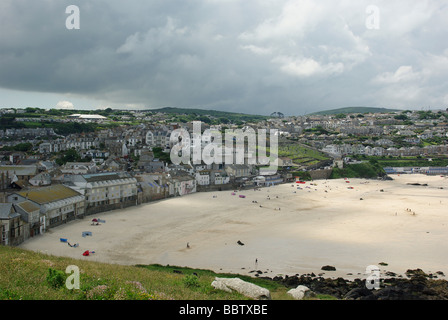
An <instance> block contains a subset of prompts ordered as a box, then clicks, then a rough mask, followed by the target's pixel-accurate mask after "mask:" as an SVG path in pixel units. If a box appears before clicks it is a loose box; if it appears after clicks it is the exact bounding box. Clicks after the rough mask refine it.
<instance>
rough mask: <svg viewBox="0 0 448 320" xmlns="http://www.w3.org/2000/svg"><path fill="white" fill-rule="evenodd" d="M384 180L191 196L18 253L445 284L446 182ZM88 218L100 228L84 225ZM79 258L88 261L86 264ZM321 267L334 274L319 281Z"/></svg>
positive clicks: (74, 225) (68, 230)
mask: <svg viewBox="0 0 448 320" xmlns="http://www.w3.org/2000/svg"><path fill="white" fill-rule="evenodd" d="M391 177H392V178H393V179H394V180H392V181H377V180H366V179H350V180H344V179H340V180H318V181H314V182H306V183H305V184H296V183H290V184H282V185H278V186H274V187H268V188H262V189H259V190H253V189H252V190H244V191H239V192H236V194H235V195H232V191H222V192H209V193H195V194H191V195H188V196H184V197H177V198H171V199H166V200H162V201H157V202H153V203H149V204H144V205H141V206H137V207H132V208H127V209H124V210H117V211H111V212H105V213H102V214H98V215H95V216H88V217H86V218H85V219H82V220H76V221H73V222H70V223H68V224H65V225H62V226H59V227H56V228H52V229H50V230H48V231H47V233H45V234H43V235H39V236H37V237H34V238H32V239H29V240H28V241H26V242H25V243H23V244H22V245H21V246H20V247H22V248H25V249H30V250H35V251H41V252H44V253H48V254H52V255H57V256H67V257H73V258H77V259H88V260H94V261H100V262H106V263H113V264H124V265H134V264H153V263H159V264H162V265H167V264H169V265H176V266H188V267H196V268H205V269H211V270H215V271H218V272H231V273H239V274H253V273H249V272H250V271H253V270H261V271H262V272H263V275H264V276H268V277H274V276H276V275H294V274H304V273H311V272H314V273H315V274H316V275H317V274H320V273H324V276H325V277H337V276H342V277H344V278H347V279H348V278H351V277H360V275H363V274H365V270H366V267H367V266H369V265H377V266H379V267H380V269H381V271H382V272H385V271H392V272H395V273H398V274H403V273H404V272H405V271H406V270H407V269H415V268H421V269H423V270H424V271H425V272H437V271H442V272H443V273H445V274H446V275H448V210H447V208H448V206H447V205H448V178H446V177H441V176H425V175H393V176H391ZM412 183H419V184H421V185H410V184H412ZM422 184H427V186H423V185H422ZM298 188H300V189H298ZM239 195H244V196H245V198H241V197H239ZM361 199H362V200H361ZM93 218H100V219H103V220H105V223H101V224H100V225H92V224H91V223H92V222H91V221H92V219H93ZM84 231H90V232H92V236H86V237H83V236H82V233H83V232H84ZM60 238H66V239H68V241H69V242H70V243H71V244H75V243H78V244H79V246H78V247H76V248H72V247H69V246H68V244H67V243H64V242H61V241H60V240H59V239H60ZM238 241H241V243H243V244H244V245H240V244H238V243H237V242H238ZM187 243H188V244H189V248H187ZM86 250H91V251H95V253H94V254H92V255H90V256H87V257H85V256H83V255H82V253H83V252H84V251H86ZM256 260H257V263H256ZM381 262H384V263H387V266H381V265H379V264H380V263H381ZM325 265H331V266H334V267H335V268H336V271H322V270H321V267H322V266H325Z"/></svg>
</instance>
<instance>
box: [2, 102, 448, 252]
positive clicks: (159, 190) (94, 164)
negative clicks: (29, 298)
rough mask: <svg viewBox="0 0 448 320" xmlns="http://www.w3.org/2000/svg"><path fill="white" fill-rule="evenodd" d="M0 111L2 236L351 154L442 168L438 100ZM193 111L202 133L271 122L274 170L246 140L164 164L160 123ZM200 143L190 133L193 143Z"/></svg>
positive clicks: (338, 163)
mask: <svg viewBox="0 0 448 320" xmlns="http://www.w3.org/2000/svg"><path fill="white" fill-rule="evenodd" d="M364 111H365V110H364ZM0 113H1V115H0V161H1V164H0V188H1V200H0V208H1V209H0V225H1V228H0V232H1V244H3V245H12V246H14V245H19V244H20V243H22V242H24V241H25V240H27V239H29V238H31V237H34V236H37V235H39V234H43V233H45V232H47V231H48V230H50V229H51V228H55V227H57V226H60V225H62V224H65V223H69V222H70V221H73V220H75V219H83V218H86V217H87V216H92V215H95V214H98V213H101V212H105V211H110V210H116V209H121V208H126V207H130V206H138V205H141V204H144V203H148V202H151V201H156V200H161V199H167V198H170V197H180V196H185V195H187V194H191V193H194V192H207V191H221V190H234V189H240V188H256V187H261V186H270V185H274V184H279V183H290V182H294V181H296V179H327V178H331V177H332V175H333V174H335V172H336V171H337V170H342V169H343V168H344V167H346V166H350V165H352V164H356V163H365V162H367V163H373V164H376V165H378V166H380V167H381V168H382V169H383V170H384V172H385V173H386V174H387V173H425V174H434V175H436V174H437V175H446V174H448V157H447V156H448V109H447V110H435V111H431V110H420V111H416V110H386V109H385V110H384V111H377V112H363V110H362V109H361V108H360V109H356V110H347V112H337V113H330V114H311V115H305V116H285V115H283V114H282V113H280V112H273V113H272V114H271V115H270V116H250V115H240V114H232V113H225V112H214V111H210V112H205V111H204V112H200V111H198V110H195V109H191V110H188V111H187V110H186V109H185V110H173V109H172V108H165V109H159V110H112V109H110V108H108V109H105V110H90V111H88V110H64V109H61V110H58V109H49V110H43V109H39V108H26V109H15V108H5V109H0ZM198 121H200V124H201V131H202V132H203V131H204V130H206V129H210V130H216V131H217V132H224V130H226V129H242V130H246V129H248V128H251V129H254V130H255V131H258V130H266V131H269V130H276V132H277V135H278V136H276V137H275V138H276V139H278V150H277V153H278V154H277V155H276V156H278V163H277V164H278V167H277V171H276V173H275V174H269V175H267V174H263V171H262V166H260V165H258V164H254V163H251V162H250V161H248V159H249V156H250V155H249V154H248V153H247V149H246V153H245V155H244V163H242V164H229V163H222V162H221V163H205V162H204V161H202V162H201V163H188V164H185V163H182V164H173V163H172V162H171V160H170V151H171V149H172V148H173V141H170V134H171V132H173V130H176V129H184V130H186V131H187V132H189V133H192V132H193V128H194V124H195V123H196V124H197V123H198ZM206 145H207V143H204V141H202V143H201V152H202V150H204V148H205V147H206ZM195 147H197V146H195ZM258 151H260V153H261V152H264V153H265V151H266V150H258ZM271 151H272V150H271ZM271 156H272V154H271ZM342 174H343V173H342Z"/></svg>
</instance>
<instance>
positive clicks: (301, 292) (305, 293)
mask: <svg viewBox="0 0 448 320" xmlns="http://www.w3.org/2000/svg"><path fill="white" fill-rule="evenodd" d="M287 293H288V294H289V295H290V296H292V297H293V298H294V299H295V300H302V299H303V298H309V297H315V296H316V294H315V293H314V292H313V291H311V290H310V289H309V288H308V287H305V286H302V285H299V286H298V287H297V288H295V289H291V290H289V291H288V292H287Z"/></svg>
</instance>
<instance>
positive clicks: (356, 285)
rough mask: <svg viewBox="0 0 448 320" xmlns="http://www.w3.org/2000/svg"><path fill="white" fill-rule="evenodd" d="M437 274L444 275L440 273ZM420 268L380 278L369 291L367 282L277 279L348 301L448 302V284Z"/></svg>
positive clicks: (284, 283)
mask: <svg viewBox="0 0 448 320" xmlns="http://www.w3.org/2000/svg"><path fill="white" fill-rule="evenodd" d="M436 274H437V275H440V276H443V273H441V272H438V273H436ZM437 275H434V274H426V273H425V272H423V271H422V270H420V269H414V270H408V271H407V272H406V277H407V278H405V277H392V278H385V279H381V285H380V288H379V289H371V290H369V289H367V287H366V283H365V280H361V279H355V280H353V281H350V280H346V279H343V278H337V279H330V278H323V277H321V276H317V277H316V276H314V275H312V276H311V275H301V276H299V275H295V276H290V277H288V276H286V277H285V278H283V277H274V278H273V279H272V280H274V281H277V282H280V283H282V284H283V285H285V286H286V287H288V288H292V289H293V290H294V289H296V288H297V287H298V286H306V287H307V288H309V290H310V291H311V292H314V293H316V294H325V295H331V296H334V297H336V298H338V299H345V300H448V281H446V280H443V279H437Z"/></svg>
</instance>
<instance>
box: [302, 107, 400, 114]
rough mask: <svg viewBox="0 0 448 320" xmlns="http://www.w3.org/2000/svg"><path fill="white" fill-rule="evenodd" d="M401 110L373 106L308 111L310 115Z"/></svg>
mask: <svg viewBox="0 0 448 320" xmlns="http://www.w3.org/2000/svg"><path fill="white" fill-rule="evenodd" d="M396 111H401V110H399V109H387V108H374V107H347V108H339V109H331V110H325V111H319V112H313V113H310V115H331V114H340V113H388V112H396Z"/></svg>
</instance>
